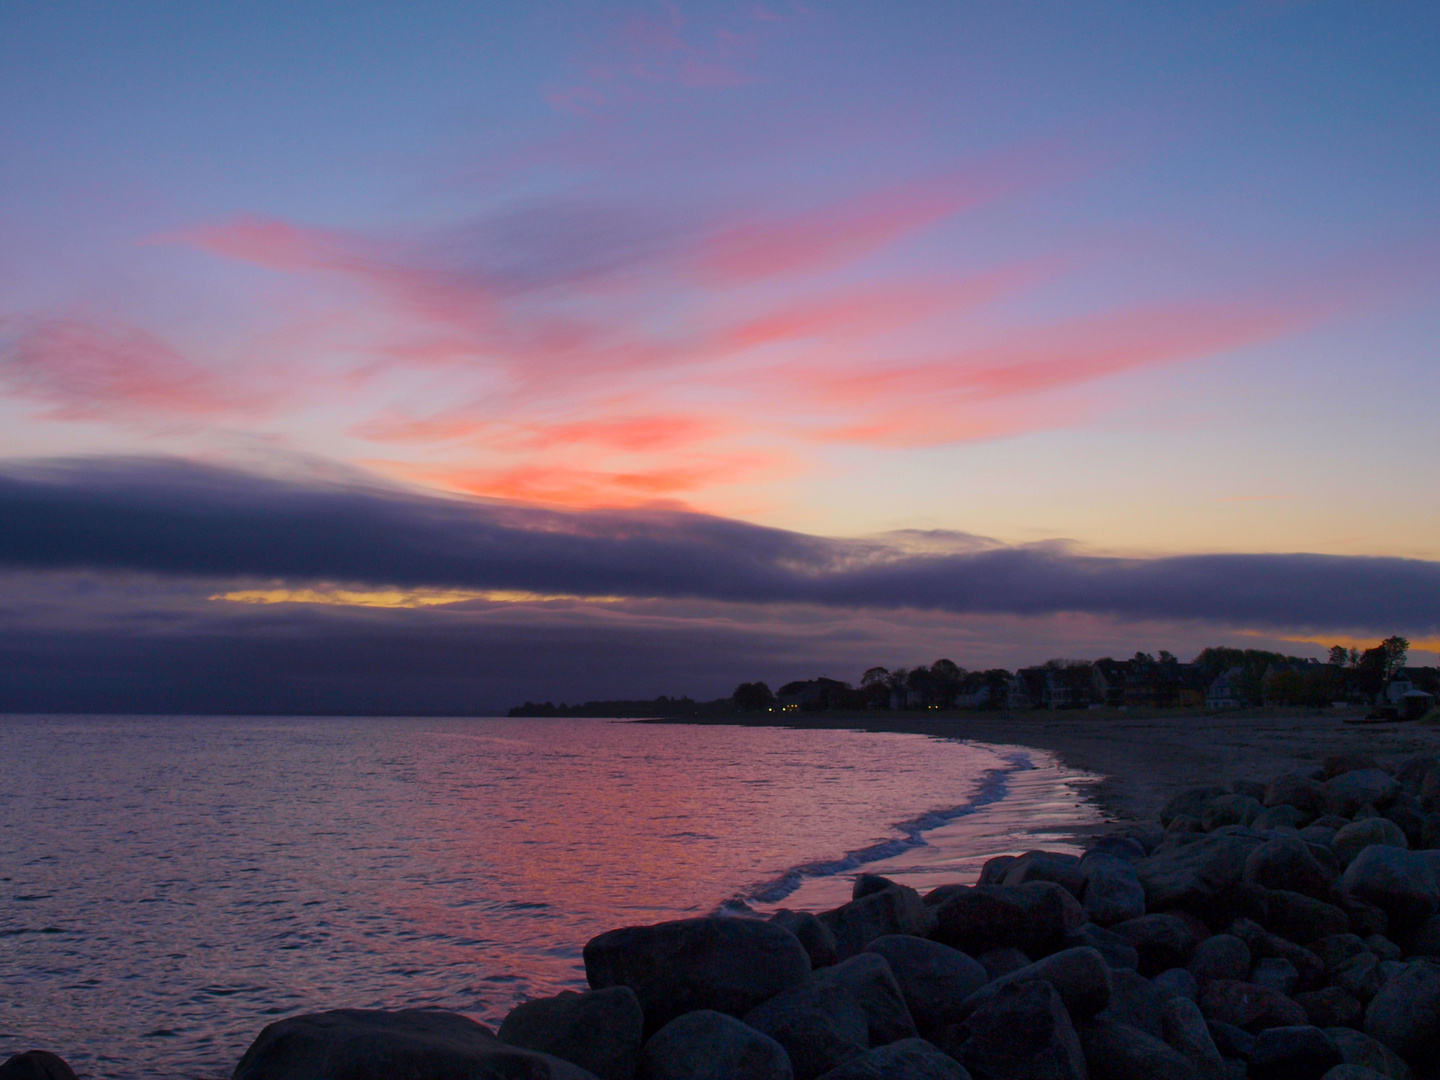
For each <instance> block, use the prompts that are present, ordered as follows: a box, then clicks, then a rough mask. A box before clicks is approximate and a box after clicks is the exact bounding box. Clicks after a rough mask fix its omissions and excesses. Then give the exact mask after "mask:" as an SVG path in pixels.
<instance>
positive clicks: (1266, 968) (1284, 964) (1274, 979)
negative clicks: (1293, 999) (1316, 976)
mask: <svg viewBox="0 0 1440 1080" xmlns="http://www.w3.org/2000/svg"><path fill="white" fill-rule="evenodd" d="M1250 981H1251V982H1252V983H1254V984H1255V985H1256V986H1268V987H1269V988H1270V989H1271V990H1278V991H1280V993H1282V994H1284V995H1285V996H1286V997H1289V996H1290V995H1291V994H1293V993H1294V992H1295V985H1296V984H1297V983H1298V982H1299V981H1300V972H1298V971H1296V970H1295V965H1294V964H1292V963H1291V962H1290V961H1289V960H1286V959H1285V958H1284V957H1283V956H1267V957H1265V958H1264V959H1261V960H1257V961H1255V966H1254V967H1253V968H1251V970H1250Z"/></svg>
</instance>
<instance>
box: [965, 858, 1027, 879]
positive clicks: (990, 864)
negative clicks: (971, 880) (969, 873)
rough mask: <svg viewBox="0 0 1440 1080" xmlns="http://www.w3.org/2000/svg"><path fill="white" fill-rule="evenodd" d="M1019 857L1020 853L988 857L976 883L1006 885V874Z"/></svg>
mask: <svg viewBox="0 0 1440 1080" xmlns="http://www.w3.org/2000/svg"><path fill="white" fill-rule="evenodd" d="M1019 858H1020V857H1019V856H1018V855H996V856H995V857H994V858H993V859H986V860H985V865H984V866H982V867H980V877H979V878H978V879H977V880H976V882H975V884H977V885H1004V884H1005V875H1006V874H1008V873H1010V868H1011V867H1012V866H1014V865H1015V863H1016V862H1018V861H1019Z"/></svg>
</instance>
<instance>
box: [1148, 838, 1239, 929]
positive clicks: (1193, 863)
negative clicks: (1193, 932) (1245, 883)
mask: <svg viewBox="0 0 1440 1080" xmlns="http://www.w3.org/2000/svg"><path fill="white" fill-rule="evenodd" d="M1262 843H1264V841H1263V840H1261V839H1259V838H1256V837H1250V836H1242V835H1238V834H1236V833H1234V832H1218V833H1210V834H1208V835H1205V836H1201V837H1198V838H1196V839H1195V840H1192V841H1190V842H1189V843H1186V844H1177V845H1176V846H1174V847H1170V848H1160V849H1157V850H1156V852H1155V854H1153V855H1151V856H1149V857H1148V858H1144V859H1141V860H1140V861H1139V862H1137V863H1136V864H1135V873H1136V876H1138V877H1139V879H1140V884H1141V885H1142V886H1143V887H1144V889H1145V903H1146V906H1147V907H1148V908H1149V909H1150V910H1151V911H1166V910H1169V909H1171V908H1184V909H1187V910H1190V911H1195V910H1197V909H1203V908H1204V907H1205V905H1206V904H1208V903H1209V902H1210V901H1212V900H1213V899H1214V898H1215V897H1216V896H1217V895H1218V894H1220V893H1221V892H1222V891H1224V890H1226V889H1227V888H1229V887H1231V886H1233V885H1236V884H1238V883H1239V882H1240V881H1241V877H1242V875H1243V874H1244V872H1245V860H1246V859H1247V858H1249V856H1250V852H1251V851H1253V850H1254V849H1255V848H1257V847H1259V846H1260V844H1262Z"/></svg>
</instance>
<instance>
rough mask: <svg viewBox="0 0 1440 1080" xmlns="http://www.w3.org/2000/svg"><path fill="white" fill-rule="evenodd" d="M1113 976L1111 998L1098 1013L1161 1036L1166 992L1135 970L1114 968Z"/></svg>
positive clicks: (1105, 1018) (1117, 1021) (1103, 1016)
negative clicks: (1164, 993) (1162, 992)
mask: <svg viewBox="0 0 1440 1080" xmlns="http://www.w3.org/2000/svg"><path fill="white" fill-rule="evenodd" d="M1111 980H1112V985H1111V990H1110V1001H1109V1002H1108V1003H1107V1004H1106V1006H1105V1008H1104V1009H1102V1010H1101V1011H1100V1012H1099V1013H1098V1014H1097V1015H1098V1016H1099V1018H1100V1019H1101V1020H1114V1021H1115V1022H1116V1023H1120V1024H1125V1025H1127V1026H1129V1027H1133V1028H1139V1029H1140V1030H1141V1031H1143V1032H1146V1033H1147V1034H1149V1035H1154V1036H1155V1037H1156V1038H1160V1037H1161V1035H1163V1034H1164V1026H1163V1022H1162V1017H1163V1016H1164V1013H1165V1001H1166V998H1165V996H1164V995H1163V994H1161V992H1160V991H1159V990H1157V989H1156V988H1155V985H1154V983H1152V982H1151V981H1150V980H1149V979H1147V978H1144V977H1143V976H1141V975H1138V974H1136V973H1135V972H1133V971H1123V970H1122V971H1116V972H1113V973H1112V974H1111Z"/></svg>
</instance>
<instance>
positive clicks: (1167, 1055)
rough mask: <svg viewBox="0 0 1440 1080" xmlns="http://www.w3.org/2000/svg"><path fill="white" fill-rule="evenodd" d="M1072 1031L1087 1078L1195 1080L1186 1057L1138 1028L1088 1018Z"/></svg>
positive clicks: (1195, 1074) (1196, 1074) (1193, 1071)
mask: <svg viewBox="0 0 1440 1080" xmlns="http://www.w3.org/2000/svg"><path fill="white" fill-rule="evenodd" d="M1076 1030H1077V1031H1078V1033H1079V1035H1080V1045H1081V1047H1082V1048H1083V1049H1084V1051H1085V1064H1086V1066H1087V1067H1088V1068H1089V1071H1090V1080H1197V1076H1198V1073H1197V1071H1196V1069H1195V1066H1194V1065H1193V1064H1191V1062H1190V1059H1189V1058H1187V1057H1185V1056H1184V1055H1183V1054H1181V1053H1180V1052H1179V1051H1178V1050H1175V1049H1174V1048H1172V1047H1171V1046H1170V1045H1169V1044H1168V1043H1165V1042H1162V1041H1161V1040H1160V1039H1157V1038H1156V1037H1155V1036H1153V1035H1150V1034H1148V1033H1147V1032H1144V1031H1141V1030H1140V1029H1138V1028H1133V1027H1130V1026H1129V1025H1127V1024H1121V1023H1117V1022H1116V1021H1114V1020H1091V1021H1089V1022H1088V1023H1084V1024H1081V1025H1079V1027H1078V1028H1077V1029H1076Z"/></svg>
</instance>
